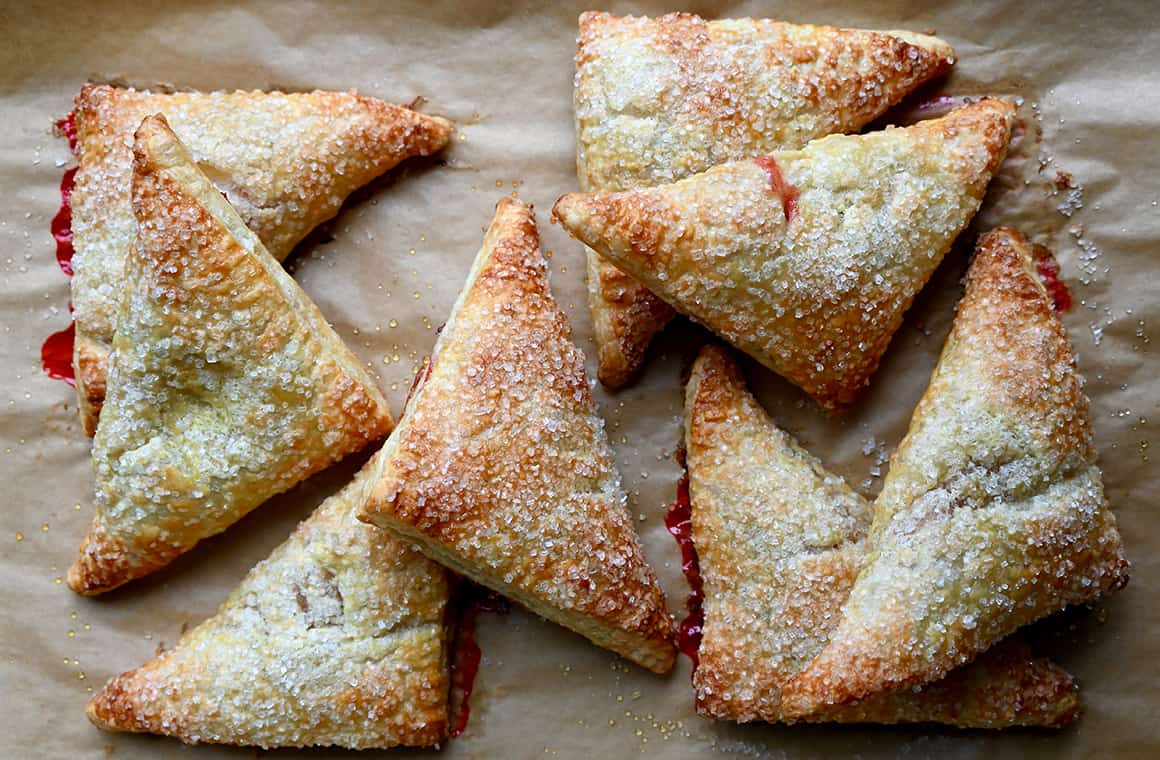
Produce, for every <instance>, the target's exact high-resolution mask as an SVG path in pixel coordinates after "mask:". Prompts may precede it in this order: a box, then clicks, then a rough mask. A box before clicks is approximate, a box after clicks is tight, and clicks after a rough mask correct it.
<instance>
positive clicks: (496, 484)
mask: <svg viewBox="0 0 1160 760" xmlns="http://www.w3.org/2000/svg"><path fill="white" fill-rule="evenodd" d="M361 516H362V518H363V519H365V520H367V521H369V522H372V523H374V524H376V525H379V526H381V527H384V528H388V529H390V530H393V531H396V532H397V533H399V534H400V535H402V536H403V537H404V538H406V539H408V540H411V541H414V542H415V543H416V544H417V545H418V546H419V548H420V549H422V550H423V551H424V552H426V553H427V554H428V555H429V556H431V557H432V558H434V559H435V560H437V561H438V562H441V563H442V564H444V565H446V566H447V567H450V568H451V569H453V570H455V571H456V572H458V573H460V574H462V575H466V576H467V577H469V578H471V579H472V580H474V581H476V582H477V583H480V584H482V585H485V586H487V587H489V588H491V589H494V590H495V591H498V592H499V593H501V594H503V595H505V596H507V597H510V598H511V599H514V600H515V601H517V602H519V603H520V604H523V605H524V606H526V607H527V608H528V609H530V610H532V611H533V612H535V613H537V614H539V615H542V616H543V617H545V618H548V619H549V620H553V621H555V622H557V623H559V624H561V625H564V626H566V627H568V628H571V629H572V630H574V631H576V632H578V633H580V634H582V635H584V636H586V637H588V638H589V639H590V640H592V641H593V642H594V643H596V644H598V645H600V646H603V647H606V648H608V649H611V650H613V651H615V652H618V653H620V654H622V655H623V656H625V657H627V658H629V659H630V660H633V661H634V662H637V663H640V664H641V665H643V666H645V667H647V668H650V669H652V670H655V671H658V672H665V671H667V670H668V669H669V668H670V667H671V666H672V663H673V658H674V655H675V650H674V646H673V642H672V637H673V627H672V621H671V620H670V619H669V616H668V612H667V611H666V609H665V599H664V593H663V592H662V590H661V588H660V586H659V584H658V583H657V579H656V576H655V575H654V574H653V571H652V569H651V568H650V567H649V565H648V563H647V561H646V560H645V557H644V554H643V552H642V551H641V547H640V542H639V540H638V538H637V535H636V532H635V530H634V529H633V526H632V519H631V517H630V516H629V514H628V510H627V507H626V497H625V494H624V491H623V489H622V488H621V485H620V475H619V473H618V472H617V471H616V465H615V461H614V459H613V453H612V447H611V446H610V445H609V443H608V438H607V435H606V433H605V431H604V421H603V420H602V419H601V418H600V417H599V415H598V414H597V413H596V407H595V404H594V403H593V400H592V395H591V392H590V389H589V385H588V378H587V377H586V375H585V371H584V357H583V354H581V352H580V350H579V349H578V348H577V347H576V346H575V344H574V343H573V342H572V330H571V327H570V326H569V324H568V320H567V318H566V317H565V316H564V314H563V313H562V312H561V311H560V308H559V306H558V305H557V304H556V301H555V300H554V299H553V298H552V294H551V291H550V290H549V287H548V273H547V265H546V262H545V260H544V257H543V255H542V254H541V253H540V249H539V234H538V232H537V230H536V223H535V218H534V216H533V213H532V210H531V209H530V208H529V207H527V206H525V205H523V204H521V203H518V202H516V201H512V200H510V199H503V200H501V201H500V203H499V206H498V207H497V209H496V213H495V219H494V220H493V221H492V223H491V227H490V228H489V229H488V231H487V234H486V236H485V237H484V241H483V247H482V249H481V250H480V252H479V254H478V255H477V256H476V259H475V263H474V264H473V266H472V270H471V273H470V275H469V276H468V280H467V284H466V285H465V287H464V289H463V291H462V293H461V294H460V296H459V299H458V301H457V302H456V304H455V307H454V310H453V311H452V313H451V317H450V318H449V319H448V321H447V324H446V326H445V327H444V328H443V330H442V332H441V333H440V336H439V340H438V342H437V343H436V344H435V350H434V355H433V357H432V360H431V363H430V365H429V369H428V370H427V374H426V379H425V380H421V382H420V384H419V385H418V387H417V388H416V389H415V390H414V392H413V395H412V397H411V399H410V401H409V402H408V404H407V408H406V411H405V412H404V414H403V417H402V419H401V420H400V422H399V427H398V429H396V430H395V432H394V434H393V435H391V437H390V438H389V439H388V440H387V442H386V444H384V446H383V449H382V451H381V452H380V454H379V455H378V456H377V458H376V469H375V473H374V477H373V479H372V482H371V487H370V490H369V493H368V499H367V503H366V506H365V507H364V509H363V511H362V513H361Z"/></svg>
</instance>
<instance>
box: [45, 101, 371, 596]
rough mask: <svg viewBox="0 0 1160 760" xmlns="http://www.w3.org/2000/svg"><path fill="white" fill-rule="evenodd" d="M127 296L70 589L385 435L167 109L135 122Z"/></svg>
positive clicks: (180, 547) (197, 531)
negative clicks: (89, 507)
mask: <svg viewBox="0 0 1160 760" xmlns="http://www.w3.org/2000/svg"><path fill="white" fill-rule="evenodd" d="M134 152H135V158H134V162H133V210H134V213H135V215H136V218H137V223H138V224H137V226H138V236H137V239H136V241H135V243H134V245H133V247H132V249H131V250H130V253H129V255H128V257H127V258H126V261H125V271H124V277H125V285H124V288H125V289H126V292H125V297H124V298H123V299H122V301H121V313H120V318H119V320H118V329H117V334H116V336H115V337H114V341H113V352H112V353H111V354H110V357H109V392H108V399H107V401H106V403H105V411H104V412H102V414H101V418H100V424H99V425H98V427H97V435H96V438H95V440H94V441H93V470H94V474H95V477H96V486H97V487H96V506H97V510H96V516H95V517H94V519H93V525H92V528H91V529H90V531H89V535H88V537H87V538H86V539H85V542H84V545H83V546H82V547H81V551H80V556H79V557H78V558H77V561H76V564H75V565H74V566H73V567H72V569H71V570H70V571H69V575H68V582H69V586H70V587H72V588H73V589H74V590H75V591H78V592H81V593H85V594H93V593H99V592H101V591H107V590H109V589H111V588H114V587H116V586H119V585H121V584H122V583H125V582H126V581H129V580H132V579H133V578H138V577H140V576H142V575H146V574H147V573H150V572H152V571H154V570H156V569H157V568H159V567H162V566H163V565H165V564H168V563H169V562H170V561H172V560H173V559H174V558H175V557H177V556H178V555H179V554H181V553H182V552H185V551H187V550H189V549H190V548H191V547H192V546H193V545H194V544H196V543H197V542H198V541H200V540H201V539H203V538H207V537H209V536H212V535H214V534H216V533H219V532H221V531H222V530H225V528H226V527H228V526H229V525H230V524H232V523H233V522H235V521H236V520H238V519H239V518H240V517H241V516H242V515H244V514H246V513H247V512H249V511H250V510H251V509H253V508H254V507H256V506H258V505H259V504H261V503H262V502H263V501H265V500H266V499H268V498H270V497H271V496H273V495H274V494H276V493H279V492H281V491H285V490H287V489H288V488H290V487H292V486H294V485H295V484H296V483H298V482H299V481H301V480H303V479H305V478H306V477H308V476H309V475H311V474H313V473H315V472H317V471H319V470H321V469H323V468H324V467H326V466H328V465H330V464H331V463H333V462H335V461H337V460H338V459H341V458H342V457H343V456H345V455H347V454H350V453H351V452H354V451H358V450H359V449H361V448H363V447H364V446H366V445H367V444H368V443H371V442H372V441H376V440H379V439H381V438H382V437H383V436H385V435H386V434H387V433H388V432H389V431H390V429H391V426H392V419H391V414H390V411H389V409H388V407H387V401H386V399H384V398H383V395H382V393H381V392H380V391H379V389H378V388H377V387H376V386H375V384H374V381H372V380H371V378H370V376H369V375H368V374H367V373H366V371H365V370H364V369H363V367H362V366H361V364H360V363H359V360H358V359H357V358H356V357H355V356H354V354H352V353H351V352H350V350H349V349H348V348H347V347H346V346H345V345H344V344H343V343H342V341H341V340H340V339H339V337H338V335H336V334H335V332H334V330H333V329H331V327H330V326H329V325H328V324H327V323H326V320H325V318H323V316H322V314H321V313H319V311H318V308H317V307H316V306H315V305H314V304H313V303H312V302H311V301H310V299H309V297H308V296H307V295H306V294H305V293H304V292H303V291H302V289H301V288H300V287H298V285H297V284H296V283H295V282H294V280H293V279H292V278H291V277H290V275H288V274H286V272H285V270H283V269H282V267H281V266H279V264H278V262H277V261H275V260H274V257H272V256H271V255H270V254H269V253H268V252H267V251H266V249H265V247H263V245H262V243H261V241H259V240H258V238H257V236H256V235H254V233H253V232H251V231H250V230H249V229H247V227H246V225H245V224H244V223H243V222H242V219H241V217H239V216H238V213H237V212H236V211H235V210H234V209H233V207H232V206H230V204H229V202H228V201H226V199H225V198H224V197H222V195H221V193H220V192H218V190H217V188H215V187H214V185H213V184H212V183H211V182H210V181H209V179H208V178H207V177H206V175H205V174H204V173H203V172H202V171H201V170H200V169H198V167H197V166H196V164H194V163H193V159H192V157H191V156H190V154H189V152H188V151H187V150H186V149H185V147H184V146H183V145H182V144H181V142H180V141H179V140H178V139H177V137H176V136H175V135H174V134H173V132H172V131H170V129H169V127H168V126H167V125H166V122H165V119H164V117H161V116H151V117H149V118H147V119H145V121H144V122H142V124H141V127H140V129H138V131H137V139H136V143H135V146H134Z"/></svg>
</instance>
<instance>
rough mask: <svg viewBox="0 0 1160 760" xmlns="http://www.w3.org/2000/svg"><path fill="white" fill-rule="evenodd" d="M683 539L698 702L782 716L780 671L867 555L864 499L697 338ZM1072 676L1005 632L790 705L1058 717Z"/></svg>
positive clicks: (1056, 722)
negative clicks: (843, 699)
mask: <svg viewBox="0 0 1160 760" xmlns="http://www.w3.org/2000/svg"><path fill="white" fill-rule="evenodd" d="M685 445H686V451H687V453H686V461H687V466H688V473H689V488H690V495H691V503H692V520H693V530H694V540H695V542H696V547H697V554H698V557H699V560H700V569H701V577H702V578H703V579H704V593H705V601H704V608H705V620H704V628H703V635H702V639H701V646H700V650H699V652H698V654H699V661H700V664H699V665H698V666H697V669H696V670H695V671H694V674H693V686H694V689H695V691H696V702H697V709H698V711H699V712H700V713H701V714H703V715H706V716H708V717H713V718H718V719H722V720H735V721H743V722H744V721H752V720H762V721H770V722H778V721H787V720H792V719H787V716H786V715H785V714H784V713H783V711H782V705H781V695H782V689H783V687H784V686H785V684H786V683H787V682H788V681H789V680H790V679H791V678H792V677H794V676H795V675H797V674H798V673H799V672H801V670H802V668H804V667H805V666H806V665H807V664H808V663H809V662H810V661H811V660H812V659H813V658H814V656H815V655H817V653H818V652H820V651H821V650H822V648H823V647H824V646H825V645H826V643H827V641H828V640H829V635H830V633H831V632H832V631H833V629H834V627H835V626H836V625H837V623H838V620H839V618H840V615H841V606H842V603H843V602H844V601H845V600H846V598H847V596H848V595H849V592H850V588H851V586H852V585H853V583H854V579H855V577H856V576H857V573H858V570H859V568H860V567H861V565H862V563H863V562H864V561H865V559H866V556H867V546H866V540H867V534H868V532H869V528H870V521H871V514H872V507H871V505H870V503H869V502H867V501H866V500H865V499H864V498H862V497H861V496H859V495H858V494H857V493H855V492H854V491H853V490H851V489H850V487H849V486H848V485H847V484H846V482H845V481H844V480H842V479H841V478H840V477H838V476H836V475H834V474H832V473H830V472H828V471H827V470H826V469H825V468H824V467H823V466H822V464H821V463H820V462H819V461H818V460H817V459H816V458H814V457H813V456H811V455H810V454H809V453H808V452H807V451H805V450H804V449H802V448H801V447H800V446H799V445H798V444H797V442H796V441H795V440H794V439H793V438H792V437H791V436H789V435H788V434H787V433H785V432H784V431H782V430H781V429H780V428H779V427H778V426H777V425H775V424H774V422H773V421H772V420H771V419H769V417H768V416H767V415H766V413H765V411H764V410H763V409H762V408H761V407H760V406H759V405H758V403H757V400H756V399H754V398H753V396H752V395H751V394H750V393H749V392H748V391H747V390H746V388H745V384H744V381H743V380H742V378H741V374H740V371H739V370H738V367H737V365H736V364H735V363H734V362H733V361H732V359H731V358H730V357H729V356H728V354H727V352H726V351H725V350H724V349H723V348H720V347H717V346H708V347H706V348H704V349H702V351H701V355H700V356H699V357H698V359H697V362H696V363H695V364H694V366H693V371H692V375H691V377H690V380H689V385H688V389H687V392H686V404H685ZM1078 707H1079V704H1078V695H1077V689H1076V686H1075V682H1074V681H1073V680H1072V678H1071V676H1070V675H1068V674H1067V673H1066V672H1065V671H1064V670H1062V669H1061V668H1059V667H1058V666H1056V665H1054V664H1053V663H1051V662H1050V661H1049V660H1047V659H1045V658H1041V657H1032V656H1031V654H1030V652H1029V651H1028V649H1027V647H1026V645H1024V644H1023V643H1022V641H1020V640H1019V639H1018V636H1013V637H1010V638H1008V639H1007V640H1005V641H1004V642H1002V643H1000V644H998V645H996V646H995V647H993V648H991V649H989V650H987V651H986V652H984V653H982V654H981V655H979V657H978V658H977V659H976V660H975V661H974V662H972V663H969V664H967V665H964V666H962V667H960V668H957V669H956V670H954V671H951V673H949V674H948V675H947V676H946V677H945V678H942V679H939V680H937V681H935V682H933V683H928V684H922V685H921V686H920V687H918V688H905V689H899V690H894V691H885V692H876V693H873V694H870V695H867V696H866V697H865V698H864V699H862V700H860V701H858V702H855V703H851V704H845V705H838V706H833V707H823V708H822V709H820V710H818V711H816V712H814V713H811V714H808V715H802V716H798V717H797V718H796V719H797V720H803V721H808V722H842V723H846V722H857V723H944V724H950V725H955V726H960V727H969V728H992V729H994V728H1005V727H1010V726H1061V725H1065V724H1067V723H1069V722H1071V721H1072V720H1073V719H1074V718H1075V717H1076V715H1077V714H1078Z"/></svg>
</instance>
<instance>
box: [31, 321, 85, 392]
mask: <svg viewBox="0 0 1160 760" xmlns="http://www.w3.org/2000/svg"><path fill="white" fill-rule="evenodd" d="M75 334H76V325H75V324H73V323H71V322H70V323H69V326H68V327H66V328H64V329H63V330H59V331H57V332H54V333H53V334H52V335H49V336H48V338H47V339H46V340H45V341H44V345H43V346H41V347H40V366H41V367H43V368H44V374H46V375H48V376H49V377H51V378H52V379H53V380H64V381H65V382H66V383H68V384H69V385H76V378H74V377H73V365H72V357H73V337H74V335H75Z"/></svg>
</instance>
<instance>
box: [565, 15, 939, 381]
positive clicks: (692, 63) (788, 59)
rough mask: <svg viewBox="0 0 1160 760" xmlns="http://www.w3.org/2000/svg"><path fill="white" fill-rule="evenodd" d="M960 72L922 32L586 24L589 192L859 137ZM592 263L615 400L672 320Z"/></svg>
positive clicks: (578, 99)
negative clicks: (826, 139)
mask: <svg viewBox="0 0 1160 760" xmlns="http://www.w3.org/2000/svg"><path fill="white" fill-rule="evenodd" d="M953 64H954V51H953V50H952V49H951V46H950V45H948V44H947V43H946V42H944V41H943V40H941V39H938V38H937V37H931V36H928V35H922V34H915V33H913V32H900V31H889V32H876V31H868V30H862V29H840V28H835V27H828V26H811V25H804V24H788V23H784V22H781V21H774V20H770V19H752V18H742V19H722V20H717V21H706V20H705V19H702V18H700V17H698V16H694V15H692V14H688V13H670V14H668V15H665V16H662V17H659V18H655V19H654V18H645V17H634V16H614V15H612V14H609V13H601V12H588V13H584V14H582V15H581V16H580V25H579V37H578V40H577V50H576V78H575V92H574V97H575V114H576V162H577V174H578V177H579V180H580V189H581V190H584V191H589V192H613V191H617V190H625V189H628V188H632V187H642V186H648V185H657V184H662V183H667V182H675V181H677V180H680V179H683V178H685V177H687V176H689V175H691V174H696V173H697V172H702V171H705V170H706V169H708V168H710V167H712V166H714V165H716V164H720V163H725V162H728V161H737V160H741V159H746V158H751V157H753V156H756V155H759V154H763V153H770V152H773V151H777V150H793V149H797V148H801V147H803V146H804V145H805V144H806V143H808V142H809V141H810V140H813V139H816V138H818V137H823V136H825V135H828V134H833V133H844V132H856V131H858V130H859V129H861V128H862V127H863V126H865V125H866V124H868V123H869V122H871V121H873V120H874V119H876V118H877V117H879V116H880V115H882V114H883V113H884V112H885V111H886V110H887V109H888V108H889V107H890V106H892V105H894V104H895V103H897V102H898V101H900V100H901V99H902V98H903V97H904V96H905V95H907V94H908V93H909V92H912V91H913V90H914V89H915V88H916V87H918V86H919V85H921V84H922V83H924V82H927V81H929V80H931V79H934V78H936V77H938V76H941V75H942V74H944V73H946V72H947V71H948V70H949V69H950V68H951V66H952V65H953ZM587 255H588V288H589V304H590V306H591V308H592V314H593V323H594V325H595V330H596V342H597V350H598V359H599V364H598V377H599V378H600V381H601V382H602V383H604V384H605V385H607V386H609V387H613V388H615V387H619V386H622V385H624V384H625V383H627V382H628V381H629V379H631V377H632V375H633V374H634V373H635V372H636V371H637V370H638V369H639V367H640V365H641V363H642V362H643V361H644V351H645V348H646V347H647V346H648V343H649V341H650V340H651V339H652V336H653V335H655V334H656V333H657V332H659V331H660V329H661V328H663V327H664V326H665V324H666V323H667V322H668V321H669V320H670V319H672V317H673V315H674V311H673V309H672V307H670V306H669V305H668V304H667V303H665V302H664V301H663V300H661V299H660V298H658V297H657V296H655V295H653V294H652V293H651V292H650V291H649V290H648V289H647V288H645V287H644V286H643V285H641V284H640V283H638V282H637V281H636V280H634V279H632V278H631V277H629V276H628V275H626V274H624V273H623V272H621V271H620V270H618V269H617V268H616V267H615V266H613V265H612V264H610V263H609V262H607V261H605V260H603V259H601V258H600V257H599V256H597V255H596V254H595V253H594V252H593V251H591V250H590V249H589V251H588V254H587Z"/></svg>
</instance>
